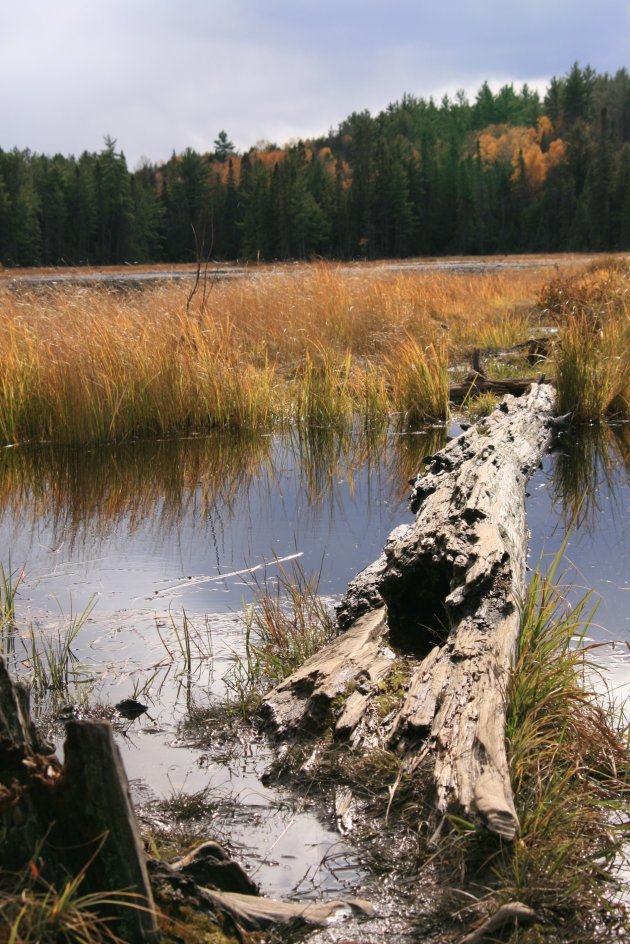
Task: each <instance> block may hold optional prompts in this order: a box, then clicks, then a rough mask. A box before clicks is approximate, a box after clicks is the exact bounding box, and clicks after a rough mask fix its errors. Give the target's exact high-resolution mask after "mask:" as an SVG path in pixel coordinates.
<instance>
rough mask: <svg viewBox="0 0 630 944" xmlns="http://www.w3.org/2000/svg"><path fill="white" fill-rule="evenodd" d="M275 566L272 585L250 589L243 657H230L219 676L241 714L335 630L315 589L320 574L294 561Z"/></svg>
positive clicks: (253, 708) (245, 714)
mask: <svg viewBox="0 0 630 944" xmlns="http://www.w3.org/2000/svg"><path fill="white" fill-rule="evenodd" d="M276 566H277V567H278V576H277V579H276V581H275V589H274V590H271V591H270V590H269V584H268V583H266V584H265V585H263V586H259V585H256V587H255V588H254V593H255V599H254V602H253V603H252V604H251V605H250V606H248V607H247V608H246V610H245V655H244V657H241V656H239V655H237V656H235V659H234V664H233V666H232V668H231V670H230V672H229V673H228V675H227V677H226V680H225V681H226V685H227V688H228V692H229V695H230V700H231V701H232V703H233V704H234V705H235V706H236V707H237V709H238V711H239V713H240V714H241V716H242V717H243V718H249V717H251V714H252V712H254V711H256V709H257V708H258V706H259V705H260V702H261V700H262V698H263V696H264V695H266V694H267V693H268V692H269V691H270V690H271V689H272V688H273V687H274V686H275V685H278V684H279V683H280V682H281V681H282V680H283V679H285V678H286V677H287V676H288V675H290V674H291V672H293V671H294V670H295V669H297V668H298V667H299V666H300V665H302V663H303V662H305V661H306V659H308V658H309V657H310V656H312V655H314V654H315V653H316V652H318V651H319V650H320V649H321V648H322V647H323V646H324V645H326V643H327V642H330V640H331V639H332V638H333V636H334V634H335V620H334V616H333V614H332V613H331V611H330V609H329V607H328V606H327V605H326V603H325V602H324V600H323V599H322V597H320V596H319V594H318V592H317V591H318V587H319V578H320V574H314V575H311V576H307V575H306V574H305V573H304V571H303V569H302V568H301V567H300V565H299V563H296V562H295V561H293V562H292V564H291V567H290V568H286V567H284V565H282V564H280V563H278V564H277V565H276Z"/></svg>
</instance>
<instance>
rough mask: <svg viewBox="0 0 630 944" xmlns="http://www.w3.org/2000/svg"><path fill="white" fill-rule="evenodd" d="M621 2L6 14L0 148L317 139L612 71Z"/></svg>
mask: <svg viewBox="0 0 630 944" xmlns="http://www.w3.org/2000/svg"><path fill="white" fill-rule="evenodd" d="M629 39H630V3H629V2H625V0H624V2H620V0H600V2H599V3H598V4H597V5H595V4H593V3H592V2H591V0H588V2H587V0H529V2H524V0H516V2H513V3H510V4H507V3H505V0H476V2H474V3H472V2H470V0H451V2H450V3H448V4H446V3H442V4H440V3H436V2H435V0H430V2H428V0H415V2H412V0H334V2H333V0H319V2H317V3H316V2H313V0H305V2H299V0H291V2H288V0H231V2H230V4H229V5H228V4H226V3H225V2H224V0H221V2H220V3H219V2H217V0H205V2H202V0H183V2H180V3H175V2H170V0H169V2H167V0H153V2H149V0H124V2H123V0H108V2H107V3H106V4H96V3H93V2H86V0H56V2H55V3H54V4H52V3H50V2H49V0H21V2H20V0H5V3H4V4H3V19H2V30H1V33H0V110H1V114H2V124H1V130H0V147H2V148H5V149H10V148H12V147H14V146H17V147H20V148H22V147H30V148H32V149H33V150H36V151H43V152H46V153H53V152H58V151H60V152H62V153H70V152H72V153H80V152H81V151H82V150H84V149H88V150H98V149H100V147H101V146H102V139H103V136H104V135H105V134H111V135H113V136H114V137H116V138H117V139H118V144H119V146H120V147H122V148H123V149H124V151H125V153H126V154H127V157H128V159H129V161H130V164H132V165H133V164H134V163H135V162H136V161H137V159H138V158H139V157H140V156H141V155H146V156H148V157H149V158H151V159H153V160H160V159H165V158H167V157H168V156H169V155H170V153H171V151H172V150H173V149H175V150H177V151H180V150H182V149H183V148H185V147H187V146H192V147H195V148H198V149H205V148H209V147H211V146H212V141H213V139H214V137H215V136H216V134H217V133H218V131H219V130H220V129H221V128H225V129H226V130H227V131H228V133H229V134H230V136H231V137H232V138H233V140H234V141H235V143H236V144H237V146H238V147H239V148H246V147H248V146H249V145H251V144H252V143H254V142H255V141H256V140H257V139H259V138H267V139H271V140H276V141H278V142H279V143H282V142H284V141H285V140H287V139H289V138H295V137H299V136H306V135H310V134H317V133H321V132H324V131H326V130H327V129H328V127H330V126H331V125H332V126H335V125H336V124H337V123H338V122H339V121H340V120H342V119H343V118H344V117H345V116H346V115H348V114H349V113H350V112H351V111H353V110H362V109H364V108H369V109H370V110H372V111H377V110H379V109H381V108H384V107H385V106H386V105H387V104H388V103H389V102H391V101H393V100H396V99H398V98H400V97H401V95H402V94H403V93H404V92H411V93H413V94H416V95H422V96H425V97H428V96H430V95H434V96H437V97H440V96H441V95H442V94H443V93H444V92H449V93H451V94H452V93H454V92H455V91H456V90H457V89H458V88H460V87H462V88H465V89H466V90H468V92H469V93H470V94H471V95H474V92H475V91H476V89H477V88H478V86H479V84H480V83H481V82H482V81H483V80H484V79H489V80H492V81H494V82H499V83H500V82H507V81H514V82H515V83H516V84H521V83H522V82H524V81H528V82H530V83H544V82H545V81H546V80H548V78H549V77H550V76H551V75H552V74H562V73H564V72H566V70H567V69H568V68H570V66H571V64H572V63H573V62H574V61H575V60H578V61H580V62H581V63H582V64H583V65H586V64H587V63H589V64H591V65H593V66H594V67H595V68H596V69H598V70H600V71H615V70H616V69H617V68H618V67H620V66H622V65H624V57H625V56H626V55H627V50H628V48H630V43H629Z"/></svg>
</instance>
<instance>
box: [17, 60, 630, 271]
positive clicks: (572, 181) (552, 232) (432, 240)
mask: <svg viewBox="0 0 630 944" xmlns="http://www.w3.org/2000/svg"><path fill="white" fill-rule="evenodd" d="M213 143H214V151H212V152H210V153H206V154H199V153H197V152H196V151H194V150H192V149H190V148H188V149H187V150H186V151H184V152H183V153H182V154H173V155H172V157H171V158H170V159H169V160H168V161H166V162H165V163H161V164H150V163H148V162H145V163H144V164H143V166H141V167H140V168H139V169H137V170H135V171H133V172H131V171H130V170H129V169H128V167H127V163H126V160H125V156H124V154H123V153H122V151H119V150H118V149H117V142H116V141H115V140H114V139H113V138H110V137H109V136H108V137H106V138H105V142H104V146H103V149H102V150H101V151H100V153H98V154H90V153H88V152H84V153H83V154H81V155H80V156H79V157H74V156H70V157H63V156H61V155H60V154H56V155H54V156H52V157H50V156H46V155H40V154H33V153H31V152H30V151H28V150H26V151H18V150H13V151H2V150H1V149H0V263H1V264H3V265H7V266H9V265H20V266H27V265H60V264H68V265H80V264H85V263H90V264H92V265H107V264H114V263H122V262H183V261H191V260H195V259H196V258H197V257H198V256H199V255H201V256H203V257H204V258H206V257H208V256H210V255H211V256H212V258H215V259H226V260H229V259H247V258H254V259H261V260H275V259H308V258H311V257H314V256H318V257H326V258H333V259H349V258H383V257H402V256H409V255H423V254H431V255H438V254H456V253H457V254H459V253H462V254H463V253H467V254H468V253H469V254H475V253H494V252H502V253H507V252H548V251H563V250H624V249H630V222H629V220H630V75H629V74H628V71H627V70H626V69H625V68H622V69H619V70H618V71H617V72H616V74H615V75H614V76H610V75H608V74H603V75H600V74H598V73H596V72H595V71H594V70H593V69H591V68H590V67H588V66H587V67H586V68H581V67H580V66H579V64H578V63H575V64H574V65H573V66H572V67H571V69H570V70H569V71H568V72H567V74H566V75H565V76H563V77H561V78H556V77H554V78H553V79H551V81H550V83H549V86H548V88H547V91H546V94H545V96H544V98H541V97H540V96H539V94H538V93H537V92H536V91H533V90H532V89H530V88H528V86H527V85H524V86H523V87H522V88H521V89H520V90H519V89H516V88H514V86H513V85H505V86H503V88H501V89H499V91H498V92H493V91H492V89H491V88H490V86H489V85H488V84H487V83H484V84H483V85H482V86H481V88H480V89H479V91H478V93H477V95H476V97H475V99H474V101H473V102H470V101H468V99H467V98H466V96H465V95H464V93H463V92H459V93H458V94H457V95H456V96H455V97H454V98H453V99H449V98H447V97H445V98H444V99H443V100H442V101H441V102H439V103H436V102H435V101H433V100H432V99H430V100H428V101H427V100H425V99H422V98H416V97H415V96H413V95H404V96H403V97H402V98H401V100H400V101H398V102H395V103H393V104H391V105H389V106H388V107H387V108H386V109H385V110H384V111H383V112H381V113H380V114H378V115H376V116H375V117H374V116H372V115H371V114H370V113H369V112H367V111H363V112H359V113H357V112H355V113H353V114H352V115H350V116H349V117H348V118H346V119H345V120H344V121H342V122H341V124H340V125H339V127H338V128H337V129H336V130H334V131H331V132H329V134H327V135H324V136H322V137H320V138H317V139H313V140H311V141H304V142H302V141H300V142H299V143H298V144H297V145H291V146H287V147H278V146H276V145H275V144H267V143H264V144H259V145H258V146H256V147H253V148H251V149H250V150H249V151H247V152H246V153H244V154H242V155H241V154H237V152H236V150H235V148H234V145H233V143H232V142H231V141H230V139H229V137H228V134H227V132H226V131H224V130H221V131H219V133H218V134H217V137H216V139H215V140H214V142H213Z"/></svg>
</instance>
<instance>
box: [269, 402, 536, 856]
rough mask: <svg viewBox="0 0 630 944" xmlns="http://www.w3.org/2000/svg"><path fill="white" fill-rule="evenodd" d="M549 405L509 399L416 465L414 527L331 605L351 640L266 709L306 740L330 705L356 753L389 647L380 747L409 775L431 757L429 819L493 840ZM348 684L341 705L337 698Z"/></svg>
mask: <svg viewBox="0 0 630 944" xmlns="http://www.w3.org/2000/svg"><path fill="white" fill-rule="evenodd" d="M554 402H555V392H554V390H553V388H552V387H550V386H549V385H534V386H533V387H532V390H531V391H530V393H529V394H527V395H526V396H523V397H521V398H519V399H517V398H515V397H511V396H508V397H506V398H505V400H504V401H503V403H502V404H501V405H500V407H499V408H498V409H497V410H496V411H495V412H494V413H493V414H492V415H491V416H490V417H488V418H487V419H486V420H484V421H483V422H481V423H479V424H477V425H476V426H474V427H471V428H470V429H468V430H467V431H466V432H465V433H463V434H462V435H461V436H459V437H458V438H457V439H455V440H453V441H452V442H451V443H450V444H449V445H448V446H447V447H446V448H445V449H443V450H442V451H441V452H439V453H437V454H436V455H435V456H431V457H429V458H428V459H427V460H425V461H426V462H427V465H428V468H427V471H426V472H425V473H424V474H423V475H420V476H418V478H417V479H416V481H415V483H414V491H413V496H412V509H413V510H414V511H416V512H417V514H416V519H415V521H414V522H413V523H412V524H411V525H410V526H407V527H403V528H399V529H397V530H396V531H395V532H394V533H393V534H392V535H391V536H390V539H389V540H388V542H387V544H386V545H385V552H384V554H383V555H382V556H381V558H379V560H378V561H376V562H375V563H374V564H372V565H370V567H369V568H367V569H366V571H364V572H363V574H361V575H359V576H358V577H357V578H356V579H355V580H354V581H353V582H352V584H351V586H350V588H349V593H348V595H347V597H346V598H345V600H344V601H343V602H342V605H341V607H340V621H341V625H342V626H345V625H348V624H350V629H348V630H347V632H346V633H344V634H343V635H341V636H340V637H339V638H338V640H336V641H334V642H333V643H332V644H331V645H330V646H328V647H327V649H326V650H324V652H322V653H320V654H319V656H315V657H314V658H313V659H312V660H309V662H308V663H306V665H305V666H303V667H302V669H301V670H299V671H298V672H297V673H296V674H295V675H293V676H291V677H290V678H289V679H287V680H285V682H283V683H282V684H281V685H280V686H278V688H277V689H275V690H274V691H273V692H271V693H270V694H269V695H268V696H267V698H266V699H265V705H266V710H267V713H268V717H269V718H270V720H271V722H272V724H273V726H274V727H275V729H276V731H277V732H278V733H280V734H283V735H286V734H288V733H292V732H296V731H297V730H299V729H301V728H302V727H303V722H304V721H305V720H308V721H309V726H310V727H311V728H312V727H314V726H316V724H317V722H318V721H320V722H323V721H325V720H329V715H330V708H331V702H332V701H333V700H334V699H337V704H336V710H337V712H338V717H337V721H336V724H337V732H338V733H339V732H342V733H344V734H349V733H351V732H352V731H353V729H354V735H353V742H354V743H356V742H357V740H360V738H359V739H358V738H357V736H356V732H357V731H358V730H359V726H360V724H361V722H362V718H363V716H364V715H365V712H366V710H367V708H368V706H369V704H370V702H371V700H372V698H373V696H374V695H375V694H376V693H377V690H378V684H377V683H378V680H379V679H382V678H383V677H384V676H385V675H386V674H387V671H388V666H387V664H386V663H385V662H384V661H383V657H384V655H386V654H387V653H388V652H390V651H391V649H390V647H394V648H399V649H401V650H403V651H404V652H405V653H407V654H409V653H411V654H413V655H415V657H416V668H415V670H414V672H413V675H412V678H411V682H410V684H409V686H408V689H407V692H406V695H405V697H404V699H403V700H402V703H401V705H400V710H399V711H398V713H397V714H395V717H393V718H392V720H391V722H390V725H389V729H388V731H387V742H388V743H389V745H390V746H392V747H394V748H395V749H396V750H398V751H399V752H400V753H401V754H402V755H404V758H405V764H406V765H407V767H409V768H414V767H415V766H416V765H417V764H418V763H419V761H420V760H421V759H422V760H424V759H425V758H426V757H427V756H430V757H431V759H432V762H433V780H434V787H435V794H436V808H437V811H438V812H439V813H446V812H447V811H449V810H452V809H456V810H459V811H461V812H463V813H464V814H466V815H471V816H476V817H478V818H479V819H480V820H481V821H482V822H483V823H484V824H485V825H486V826H487V827H488V828H489V829H490V830H491V831H493V832H495V833H496V834H498V835H499V836H501V837H503V838H505V839H512V838H513V837H514V836H515V834H516V831H517V828H518V822H517V817H516V812H515V809H514V803H513V799H512V792H511V786H510V778H509V770H508V764H507V756H506V748H505V691H506V687H507V681H508V678H509V671H510V666H511V662H512V659H513V656H514V652H515V648H516V644H517V640H518V634H519V626H520V621H519V612H518V601H519V599H520V597H521V596H522V594H523V591H524V585H525V565H526V554H527V543H528V532H527V527H526V521H525V488H526V484H527V481H528V479H529V477H530V476H531V474H532V473H533V471H534V470H535V469H536V467H537V466H538V464H539V463H540V460H541V458H542V455H543V454H544V452H545V450H546V448H547V446H548V444H549V441H550V439H551V430H550V420H551V417H552V415H553V408H554ZM383 605H384V606H385V609H384V610H383V609H382V607H383ZM361 614H362V615H361ZM357 617H358V619H357ZM368 628H369V629H368ZM366 644H367V645H366ZM362 660H365V661H362ZM361 666H363V669H364V673H365V682H364V684H363V685H361V684H359V681H360V679H361V671H360V670H361ZM351 680H353V681H354V682H355V685H354V688H353V691H352V692H350V691H348V690H347V688H346V686H347V684H348V682H349V681H351ZM344 693H345V697H346V699H347V700H346V701H345V704H343V706H342V707H341V708H339V705H338V702H339V700H340V696H343V695H344ZM425 766H426V764H423V768H424V767H425Z"/></svg>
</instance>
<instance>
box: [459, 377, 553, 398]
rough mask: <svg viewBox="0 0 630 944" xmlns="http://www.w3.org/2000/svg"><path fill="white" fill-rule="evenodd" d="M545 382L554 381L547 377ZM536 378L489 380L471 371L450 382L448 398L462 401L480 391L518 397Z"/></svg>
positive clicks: (525, 391)
mask: <svg viewBox="0 0 630 944" xmlns="http://www.w3.org/2000/svg"><path fill="white" fill-rule="evenodd" d="M546 382H547V383H549V384H551V383H553V382H554V381H553V380H550V379H547V381H546ZM535 383H536V380H532V378H531V377H513V378H510V379H509V380H491V379H490V378H488V377H486V376H485V375H484V374H474V373H471V374H469V375H468V377H466V379H465V380H462V381H459V382H458V383H452V384H450V385H449V388H448V398H449V400H450V402H451V403H464V402H465V401H466V400H468V399H469V398H470V397H476V396H478V395H479V394H480V393H494V394H496V395H497V396H501V397H502V396H505V395H506V394H508V393H509V394H512V395H513V396H516V397H520V396H522V395H523V394H524V393H527V392H528V391H529V390H530V388H531V386H532V384H535Z"/></svg>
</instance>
